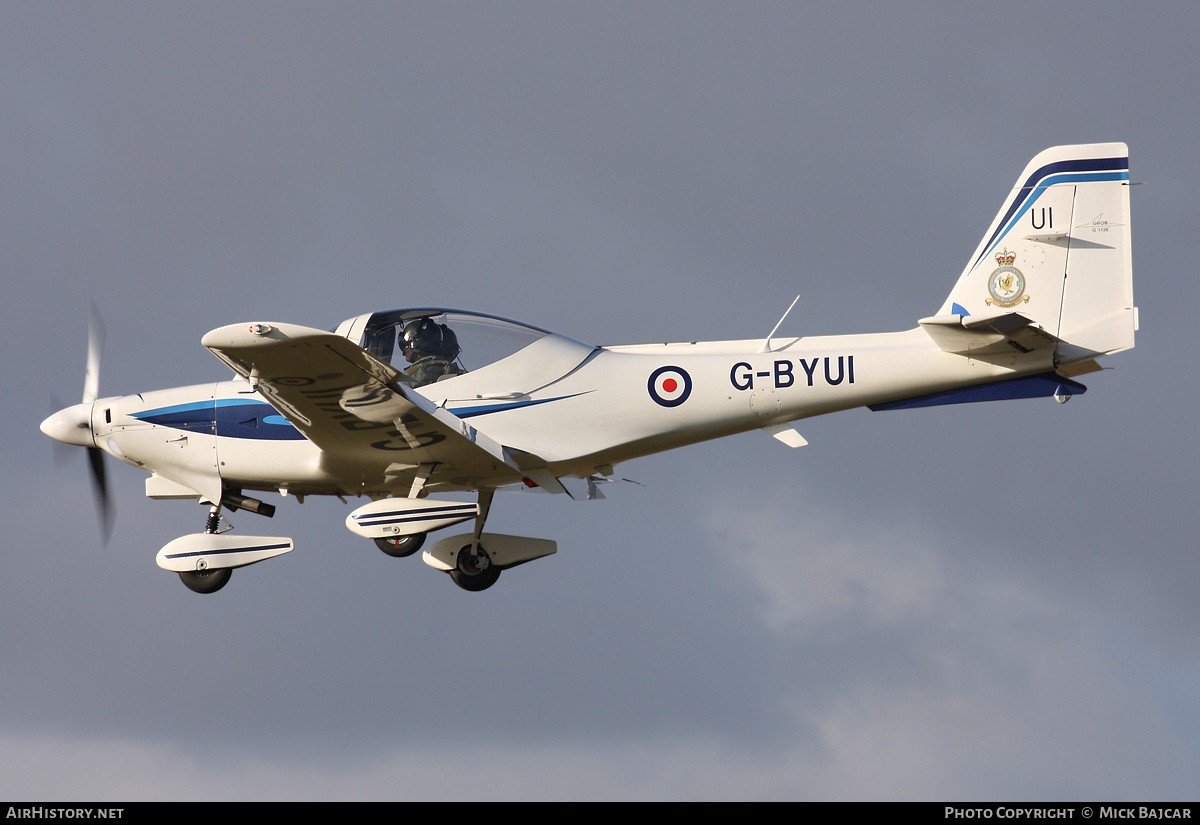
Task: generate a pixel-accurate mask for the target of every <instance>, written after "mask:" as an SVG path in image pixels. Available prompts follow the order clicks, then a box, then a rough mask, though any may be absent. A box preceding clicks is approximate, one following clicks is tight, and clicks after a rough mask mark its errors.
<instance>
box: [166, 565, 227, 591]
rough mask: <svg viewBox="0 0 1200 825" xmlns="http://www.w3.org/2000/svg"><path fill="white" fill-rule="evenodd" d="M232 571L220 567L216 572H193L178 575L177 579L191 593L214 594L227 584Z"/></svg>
mask: <svg viewBox="0 0 1200 825" xmlns="http://www.w3.org/2000/svg"><path fill="white" fill-rule="evenodd" d="M231 576H233V570H232V569H230V568H228V567H221V568H218V569H216V570H194V571H188V572H186V573H180V574H179V579H180V581H182V582H183V584H184V586H185V587H187V589H188V590H191V591H192V592H193V593H216V592H217V591H218V590H220V589H221V588H222V587H224V586H225V585H227V584H229V579H230V577H231Z"/></svg>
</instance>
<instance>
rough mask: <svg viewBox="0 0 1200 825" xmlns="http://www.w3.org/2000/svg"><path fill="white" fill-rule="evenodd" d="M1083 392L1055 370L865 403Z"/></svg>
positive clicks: (898, 404) (902, 406) (909, 405)
mask: <svg viewBox="0 0 1200 825" xmlns="http://www.w3.org/2000/svg"><path fill="white" fill-rule="evenodd" d="M1085 392H1087V387H1085V386H1084V385H1083V384H1080V383H1079V382H1078V381H1072V380H1071V379H1070V378H1064V377H1063V376H1061V375H1059V374H1058V373H1056V372H1044V373H1042V374H1041V375H1031V376H1029V377H1027V378H1010V379H1008V380H1006V381H997V382H996V383H994V384H982V385H979V386H976V387H967V388H966V389H959V390H947V391H946V392H935V393H930V394H929V395H918V396H916V397H914V398H901V399H899V400H896V401H885V402H883V403H882V404H870V405H868V406H869V408H870V409H871V410H874V411H875V412H880V411H882V410H910V409H916V408H918V407H940V406H942V405H944V404H973V403H975V402H977V401H1007V400H1010V399H1014V398H1049V397H1050V396H1058V397H1059V398H1064V397H1067V396H1072V395H1082V394H1083V393H1085Z"/></svg>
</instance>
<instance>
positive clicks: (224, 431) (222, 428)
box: [133, 398, 304, 441]
mask: <svg viewBox="0 0 1200 825" xmlns="http://www.w3.org/2000/svg"><path fill="white" fill-rule="evenodd" d="M133 417H134V418H136V419H138V420H139V421H145V422H147V423H149V424H158V425H160V426H163V427H171V428H173V429H176V430H185V431H187V432H203V433H207V434H209V435H219V436H222V437H225V438H252V439H258V440H261V441H302V440H303V439H304V434H303V433H301V432H300V431H299V430H297V429H296V428H295V427H293V426H292V425H291V423H290V422H289V421H288V420H287V419H286V418H284V417H283V416H282V415H280V414H279V413H278V412H276V411H275V408H274V407H272V406H271V405H270V404H268V403H267V402H265V401H248V400H244V399H240V398H218V399H215V400H211V401H196V402H194V403H191V404H175V405H173V406H170V407H159V408H158V409H156V410H146V411H144V412H140V413H134V414H133Z"/></svg>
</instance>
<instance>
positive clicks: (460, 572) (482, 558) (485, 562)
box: [450, 544, 500, 593]
mask: <svg viewBox="0 0 1200 825" xmlns="http://www.w3.org/2000/svg"><path fill="white" fill-rule="evenodd" d="M454 564H455V569H453V570H451V571H450V578H451V579H453V580H454V583H455V584H457V585H458V586H459V587H461V588H462V589H463V590H469V591H470V592H472V593H478V592H480V591H481V590H487V589H488V588H489V587H491V586H492V585H493V584H495V583H496V580H497V579H499V578H500V568H499V567H497V566H496V565H494V564H492V560H491V558H489V557H488V554H487V551H486V550H484V549H483V547H482V546H480V547H479V548H478V549H477V550H476V551H474V552H472V547H471V545H470V544H468V545H465V546H464V547H463V548H462V549H461V550H459V551H458V557H457V559H456V560H455V563H454Z"/></svg>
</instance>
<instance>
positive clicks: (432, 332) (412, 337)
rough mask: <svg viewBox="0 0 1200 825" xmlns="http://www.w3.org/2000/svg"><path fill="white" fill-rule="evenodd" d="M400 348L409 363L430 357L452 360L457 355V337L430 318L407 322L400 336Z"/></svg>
mask: <svg viewBox="0 0 1200 825" xmlns="http://www.w3.org/2000/svg"><path fill="white" fill-rule="evenodd" d="M400 346H401V349H402V350H403V352H404V357H405V358H406V359H408V361H409V363H412V362H413V361H416V360H418V359H420V358H425V357H427V356H430V355H439V356H441V357H443V358H445V359H447V360H453V359H454V358H455V357H457V356H458V353H459V348H458V336H456V335H455V334H454V332H453V331H452V330H451V329H450V328H449V327H448V326H445V325H444V324H439V323H437V322H435V321H434V320H433V319H431V318H420V319H418V320H416V321H409V322H408V323H407V324H406V325H405V326H404V331H403V332H402V333H401V334H400Z"/></svg>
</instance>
